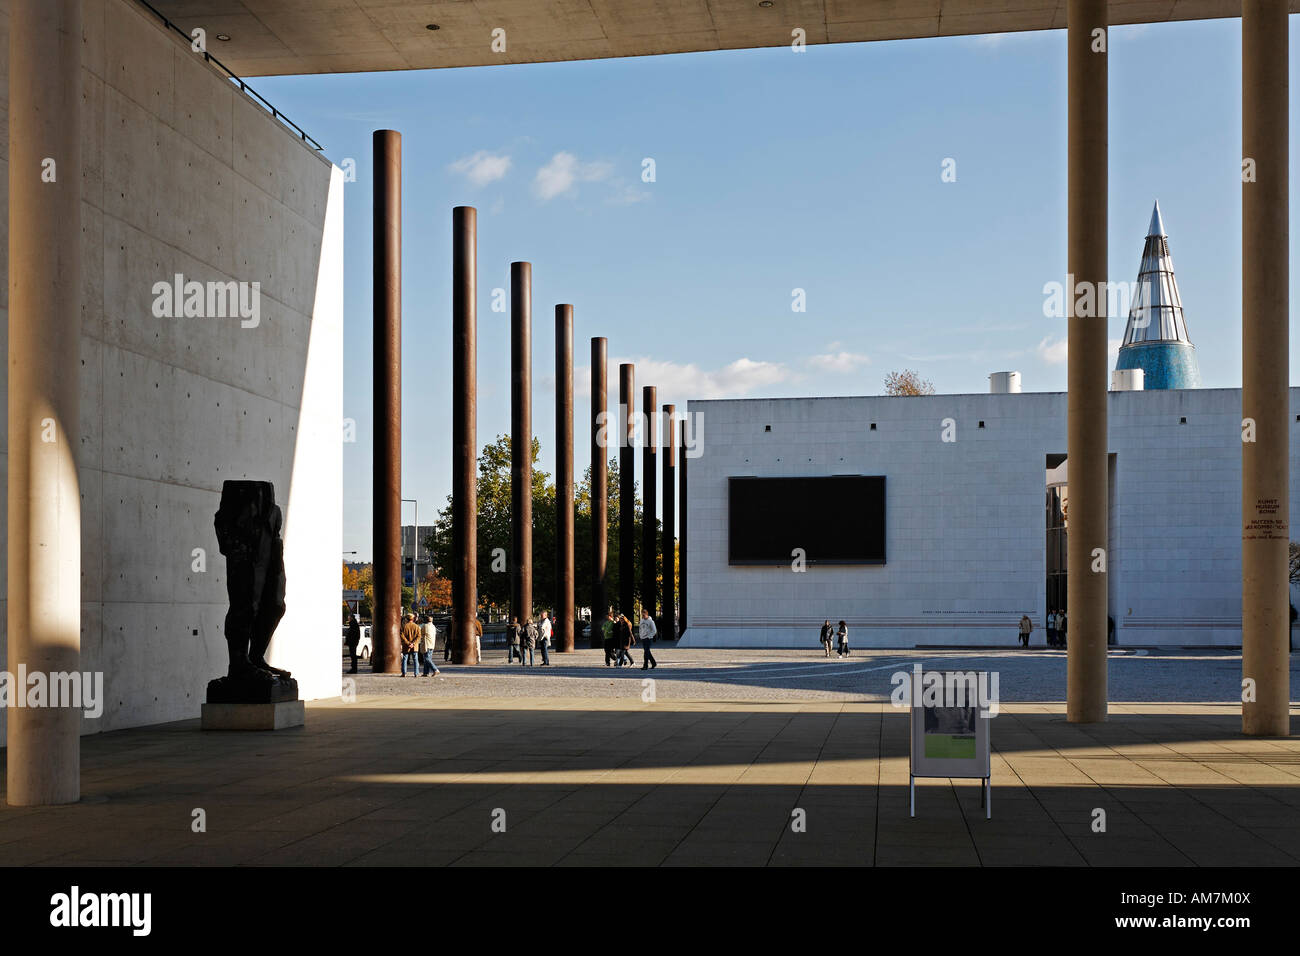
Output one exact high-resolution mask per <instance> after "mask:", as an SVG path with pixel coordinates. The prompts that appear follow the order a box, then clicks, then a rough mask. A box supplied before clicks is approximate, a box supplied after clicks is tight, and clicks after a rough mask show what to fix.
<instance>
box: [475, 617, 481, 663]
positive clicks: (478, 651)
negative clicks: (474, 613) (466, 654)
mask: <svg viewBox="0 0 1300 956" xmlns="http://www.w3.org/2000/svg"><path fill="white" fill-rule="evenodd" d="M474 663H475V664H482V663H483V622H482V621H480V620H479V619H478V618H477V617H475V618H474Z"/></svg>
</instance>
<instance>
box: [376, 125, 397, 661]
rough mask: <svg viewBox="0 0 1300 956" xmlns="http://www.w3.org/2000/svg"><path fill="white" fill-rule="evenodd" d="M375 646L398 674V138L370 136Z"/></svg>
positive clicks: (383, 132) (387, 132)
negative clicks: (372, 178)
mask: <svg viewBox="0 0 1300 956" xmlns="http://www.w3.org/2000/svg"><path fill="white" fill-rule="evenodd" d="M373 143H374V164H375V197H374V236H373V239H374V255H373V258H372V267H373V270H374V283H373V296H374V307H373V308H374V312H373V321H374V363H375V371H374V383H373V385H374V406H373V428H374V434H375V437H374V455H373V460H372V463H371V465H372V468H373V487H372V492H371V493H372V495H373V501H374V505H373V506H374V516H373V517H374V526H373V528H372V529H371V533H372V535H373V536H374V556H373V557H374V562H375V564H374V595H375V599H374V608H373V611H374V630H373V633H372V638H373V641H374V644H373V648H372V650H371V665H372V666H373V667H374V669H375V671H376V672H378V673H381V674H396V673H397V670H398V667H399V665H400V663H401V659H400V657H399V654H398V632H399V630H400V629H401V616H402V511H401V509H402V134H401V133H398V132H396V131H395V130H391V129H377V130H375V132H374V136H373Z"/></svg>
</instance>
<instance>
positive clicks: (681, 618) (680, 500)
mask: <svg viewBox="0 0 1300 956" xmlns="http://www.w3.org/2000/svg"><path fill="white" fill-rule="evenodd" d="M686 409H687V410H686V414H687V415H690V413H691V412H690V406H689V405H688V406H686ZM677 435H678V440H677V444H678V446H679V447H678V450H679V451H680V452H681V457H680V459H679V461H678V462H677V512H678V514H677V576H678V577H679V578H680V580H681V584H680V586H679V587H678V589H677V591H678V596H677V633H678V634H685V633H686V620H687V619H686V556H687V554H688V553H689V550H688V548H687V547H686V511H687V508H686V462H687V461H688V459H689V456H688V455H687V454H686V419H685V417H683V419H682V420H681V421H680V422H678V423H677Z"/></svg>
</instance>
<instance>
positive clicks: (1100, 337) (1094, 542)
mask: <svg viewBox="0 0 1300 956" xmlns="http://www.w3.org/2000/svg"><path fill="white" fill-rule="evenodd" d="M1066 21H1067V31H1066V33H1067V36H1066V53H1067V58H1068V66H1067V70H1068V74H1069V80H1068V98H1069V150H1068V152H1069V240H1068V244H1067V260H1068V261H1067V264H1068V267H1069V273H1070V275H1071V276H1072V277H1073V282H1074V283H1075V284H1076V286H1083V287H1084V288H1088V287H1089V286H1091V288H1092V290H1093V293H1094V294H1093V295H1092V296H1091V297H1088V298H1091V300H1092V302H1093V303H1094V308H1092V309H1090V310H1089V309H1084V310H1082V311H1086V312H1088V314H1086V315H1085V314H1080V311H1081V310H1080V309H1078V308H1077V307H1076V303H1077V301H1078V300H1077V298H1076V296H1075V289H1069V290H1067V296H1066V297H1067V300H1068V301H1069V303H1070V309H1069V372H1068V382H1069V396H1068V400H1067V407H1068V415H1069V418H1068V425H1067V441H1068V444H1067V451H1068V454H1069V462H1070V488H1069V493H1070V530H1069V543H1068V548H1067V561H1068V572H1067V587H1068V590H1069V593H1068V595H1067V603H1066V614H1067V615H1068V633H1069V652H1068V668H1067V673H1068V676H1067V698H1066V701H1067V702H1066V711H1067V716H1068V719H1069V720H1070V721H1071V722H1074V723H1091V722H1094V721H1099V720H1105V719H1106V562H1107V561H1108V560H1109V555H1108V554H1107V553H1106V548H1107V513H1106V511H1107V504H1108V502H1107V497H1108V489H1107V474H1108V471H1109V466H1108V464H1107V447H1106V383H1107V359H1106V295H1105V286H1103V285H1102V283H1104V282H1105V281H1106V201H1107V183H1106V152H1107V128H1106V123H1107V113H1106V83H1107V79H1106V77H1107V71H1106V32H1105V31H1106V29H1107V18H1106V0H1067V6H1066ZM1084 301H1087V298H1085V300H1084Z"/></svg>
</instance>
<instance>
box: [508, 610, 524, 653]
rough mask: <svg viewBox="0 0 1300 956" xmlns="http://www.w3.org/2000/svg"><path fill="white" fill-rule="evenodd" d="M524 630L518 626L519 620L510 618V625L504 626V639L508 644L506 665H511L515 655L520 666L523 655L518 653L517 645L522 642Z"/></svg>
mask: <svg viewBox="0 0 1300 956" xmlns="http://www.w3.org/2000/svg"><path fill="white" fill-rule="evenodd" d="M523 637H524V629H523V628H522V627H520V626H519V618H517V617H512V618H511V619H510V623H509V624H507V625H506V639H507V640H508V641H509V642H510V647H509V649H508V650H507V651H506V663H507V664H513V663H514V661H515V655H516V654H518V655H519V662H520V663H521V664H522V663H523V661H524V655H523V654H522V653H520V650H519V643H520V641H522V640H523Z"/></svg>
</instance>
